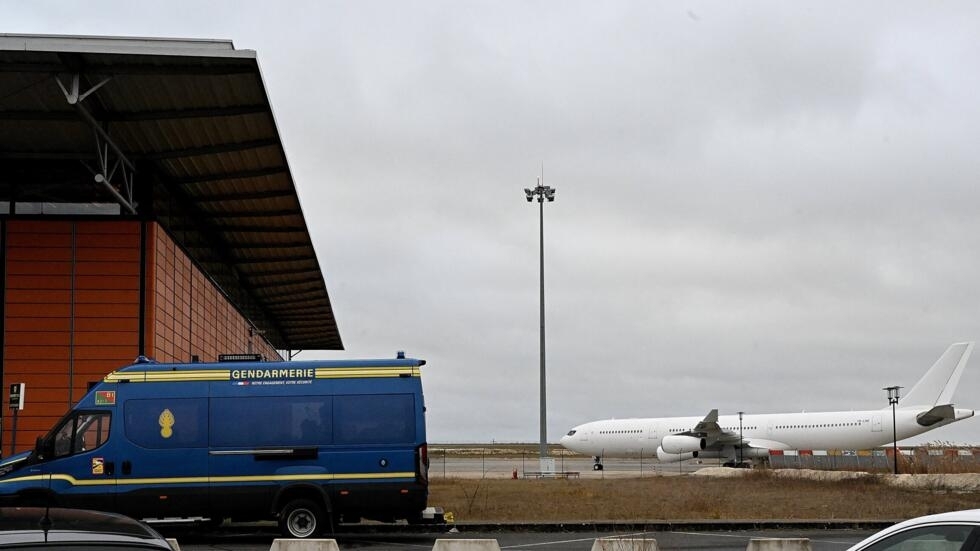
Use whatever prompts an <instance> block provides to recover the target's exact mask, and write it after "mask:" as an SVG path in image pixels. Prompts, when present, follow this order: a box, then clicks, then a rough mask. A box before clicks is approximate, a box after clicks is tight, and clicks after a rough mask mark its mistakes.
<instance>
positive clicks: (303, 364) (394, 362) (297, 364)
mask: <svg viewBox="0 0 980 551" xmlns="http://www.w3.org/2000/svg"><path fill="white" fill-rule="evenodd" d="M423 365H425V360H417V359H415V358H397V359H396V358H388V359H379V360H302V361H290V362H197V363H159V362H157V361H154V360H145V361H141V362H137V363H133V364H131V365H128V366H126V367H122V368H119V369H117V370H116V371H117V372H124V371H190V370H194V371H196V370H200V369H257V368H259V367H260V366H261V367H263V368H275V369H303V368H311V367H312V368H326V369H331V368H333V369H342V368H349V367H367V368H371V367H421V366H423Z"/></svg>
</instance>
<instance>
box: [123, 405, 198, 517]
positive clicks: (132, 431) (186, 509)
mask: <svg viewBox="0 0 980 551" xmlns="http://www.w3.org/2000/svg"><path fill="white" fill-rule="evenodd" d="M130 394H131V395H135V392H131V393H130ZM122 416H123V419H122V422H123V424H124V426H123V429H124V430H123V432H124V435H125V439H123V442H122V444H123V445H121V446H119V453H118V456H117V457H118V459H117V463H116V466H115V468H116V475H117V479H118V480H117V484H118V490H117V494H116V501H117V507H116V509H117V510H118V511H120V512H122V513H124V514H127V515H129V516H133V517H136V518H165V517H180V518H189V517H206V516H208V515H207V505H208V472H207V469H208V448H207V446H208V433H207V418H208V399H207V398H156V397H147V398H131V399H127V400H125V401H124V402H123V403H122Z"/></svg>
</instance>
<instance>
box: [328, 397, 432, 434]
mask: <svg viewBox="0 0 980 551" xmlns="http://www.w3.org/2000/svg"><path fill="white" fill-rule="evenodd" d="M333 419H334V421H333V422H334V433H333V436H334V443H335V444H404V443H409V442H413V441H414V440H415V397H414V396H413V395H411V394H365V395H346V396H334V402H333Z"/></svg>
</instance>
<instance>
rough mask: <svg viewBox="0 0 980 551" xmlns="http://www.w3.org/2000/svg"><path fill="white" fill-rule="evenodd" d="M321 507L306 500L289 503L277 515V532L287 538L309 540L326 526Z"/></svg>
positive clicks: (324, 515) (324, 514)
mask: <svg viewBox="0 0 980 551" xmlns="http://www.w3.org/2000/svg"><path fill="white" fill-rule="evenodd" d="M326 522H327V521H326V513H325V512H324V510H323V507H321V506H319V505H317V504H316V503H314V502H312V501H310V500H308V499H296V500H293V501H290V502H289V503H287V504H286V506H285V507H283V508H282V511H281V512H280V513H279V531H280V532H282V535H283V536H286V537H288V538H310V537H313V536H315V535H317V534H318V533H320V532H321V531H322V530H323V527H324V525H326Z"/></svg>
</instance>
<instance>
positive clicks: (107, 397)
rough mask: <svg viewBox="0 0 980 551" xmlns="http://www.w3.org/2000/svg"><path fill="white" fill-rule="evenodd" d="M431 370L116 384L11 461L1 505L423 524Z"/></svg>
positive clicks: (227, 375) (196, 371) (239, 371)
mask: <svg viewBox="0 0 980 551" xmlns="http://www.w3.org/2000/svg"><path fill="white" fill-rule="evenodd" d="M423 365H425V361H423V360H415V359H409V358H405V357H404V355H403V354H399V355H398V358H397V359H393V360H351V361H302V362H261V361H233V362H218V363H191V364H161V363H156V362H154V361H151V360H146V359H145V358H139V359H138V360H137V362H136V363H135V364H133V365H130V366H128V367H124V368H122V369H119V370H118V371H114V372H112V373H110V374H109V375H107V376H106V377H105V379H104V380H103V381H102V382H100V383H98V384H96V385H94V386H93V387H92V389H91V390H90V391H89V392H88V393H87V394H86V395H85V396H84V397H83V398H82V399H81V400H80V401H79V402H78V404H76V405H75V407H74V408H72V409H71V411H69V412H68V413H67V414H66V415H65V416H64V417H63V418H62V419H61V420H60V421H59V422H58V424H57V425H55V427H54V428H53V429H51V431H50V432H49V433H48V434H47V435H46V436H44V437H41V438H38V441H37V446H36V447H35V449H34V450H33V451H30V452H24V453H21V454H18V455H15V456H12V457H9V458H7V459H5V460H3V461H2V462H0V502H3V503H5V504H21V505H26V504H30V505H43V504H50V505H59V506H68V507H76V508H87V509H98V510H103V511H116V512H119V513H122V514H125V515H129V516H132V517H136V518H145V519H161V518H181V519H191V518H198V519H209V520H210V521H212V522H220V521H221V520H222V519H228V518H230V519H232V520H259V519H278V521H279V526H280V528H281V530H282V532H283V534H284V535H286V536H290V537H298V538H304V537H312V536H315V535H317V534H319V533H321V532H323V531H324V530H325V529H326V528H328V527H329V526H330V525H331V523H333V522H356V521H358V520H360V519H361V518H367V519H373V520H380V521H395V520H398V519H406V520H408V521H420V520H422V519H421V517H422V513H423V510H424V509H425V507H426V497H427V494H428V457H427V448H426V440H425V403H424V400H423V397H422V384H421V378H420V367H421V366H423Z"/></svg>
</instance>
